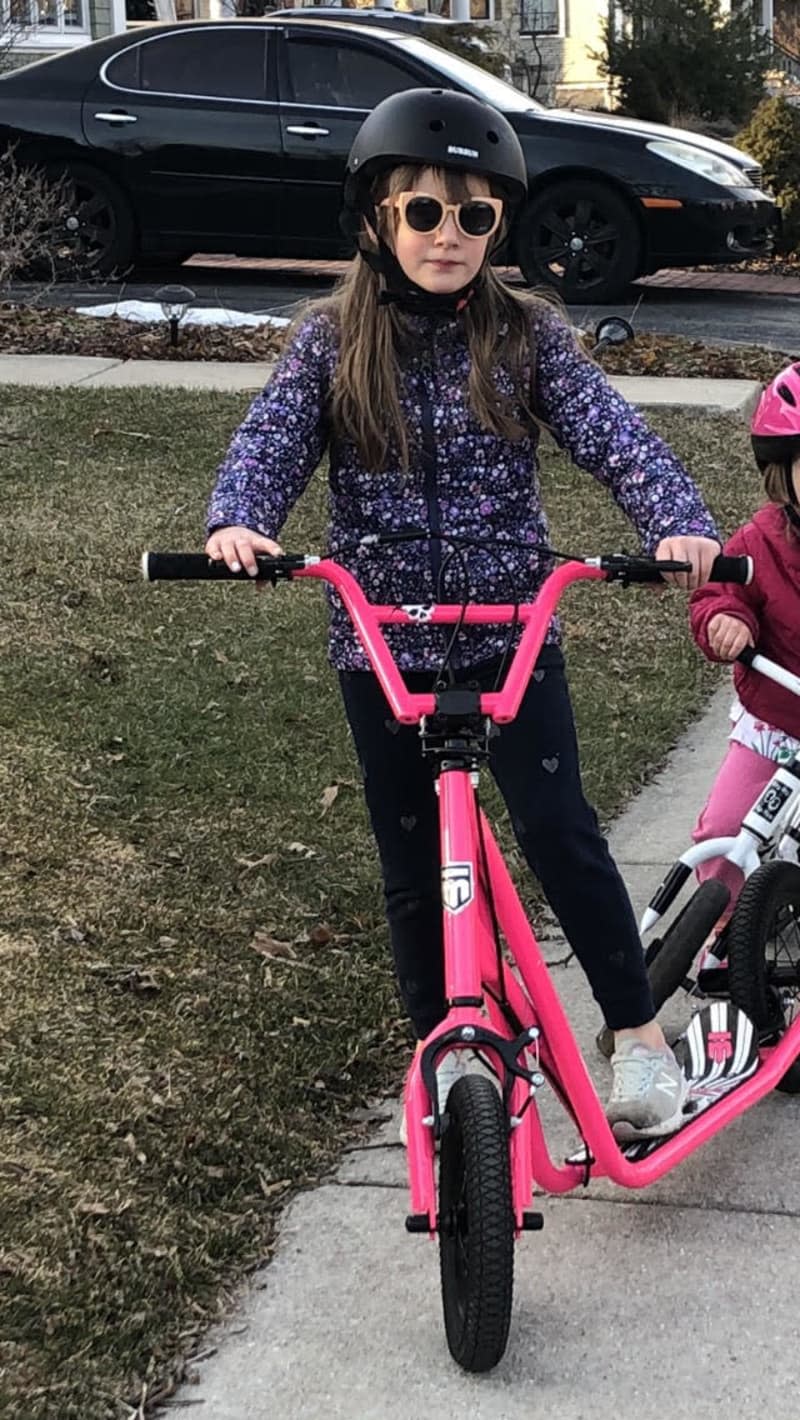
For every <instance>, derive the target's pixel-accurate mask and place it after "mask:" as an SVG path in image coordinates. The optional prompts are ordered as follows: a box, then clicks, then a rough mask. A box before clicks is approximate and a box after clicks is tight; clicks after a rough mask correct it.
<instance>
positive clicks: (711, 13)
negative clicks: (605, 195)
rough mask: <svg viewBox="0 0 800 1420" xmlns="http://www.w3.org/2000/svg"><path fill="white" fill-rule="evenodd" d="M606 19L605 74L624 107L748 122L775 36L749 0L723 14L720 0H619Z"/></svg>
mask: <svg viewBox="0 0 800 1420" xmlns="http://www.w3.org/2000/svg"><path fill="white" fill-rule="evenodd" d="M615 13H616V16H617V18H616V21H615V22H612V21H606V23H605V26H604V33H603V39H604V43H605V52H604V53H601V54H598V55H597V56H596V58H597V59H598V60H599V62H600V65H601V68H602V70H603V72H604V73H605V74H607V75H608V76H610V77H611V78H613V79H616V81H617V84H618V88H619V97H620V100H621V103H622V107H623V109H624V110H625V111H626V112H628V113H631V114H634V115H635V116H636V117H637V118H647V119H653V120H655V121H656V122H659V123H670V122H672V119H673V115H674V114H675V113H679V112H684V113H692V114H696V115H697V116H698V117H699V118H700V119H703V120H713V119H721V118H731V119H734V120H735V121H736V122H739V123H740V122H742V121H743V120H744V119H746V118H747V117H748V116H749V114H750V113H751V112H752V110H753V106H754V105H755V104H756V103H757V102H758V99H759V97H760V96H761V94H762V93H763V90H764V75H765V72H766V69H767V63H768V53H769V48H768V43H767V41H766V40H765V39H764V37H763V35H762V34H761V33H760V31H758V30H756V29H755V28H754V26H753V25H752V23H751V18H750V11H749V8H747V9H745V10H734V11H732V12H731V13H728V14H723V13H722V11H721V7H720V0H620V3H619V4H618V5H617V7H616V11H615Z"/></svg>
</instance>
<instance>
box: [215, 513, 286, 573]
mask: <svg viewBox="0 0 800 1420" xmlns="http://www.w3.org/2000/svg"><path fill="white" fill-rule="evenodd" d="M205 550H206V555H207V556H208V557H210V558H212V559H213V561H214V562H224V563H226V565H227V566H228V567H229V568H230V570H231V572H241V570H242V568H244V570H245V572H247V574H248V575H249V576H250V577H255V576H256V574H257V573H258V563H257V562H256V553H257V552H266V553H268V554H269V556H270V557H280V556H281V555H282V553H283V548H282V547H281V546H280V544H279V543H277V542H273V541H272V538H270V537H263V536H262V535H261V533H257V532H253V529H252V528H245V527H239V526H238V525H236V526H233V527H229V528H217V529H216V530H215V531H214V532H213V533H212V534H211V536H210V538H209V539H208V542H207V543H206V548H205Z"/></svg>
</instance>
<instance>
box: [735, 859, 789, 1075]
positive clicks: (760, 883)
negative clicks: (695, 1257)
mask: <svg viewBox="0 0 800 1420" xmlns="http://www.w3.org/2000/svg"><path fill="white" fill-rule="evenodd" d="M727 940H728V974H729V976H730V992H731V1000H732V1002H733V1004H734V1005H735V1006H738V1007H739V1008H740V1010H742V1011H744V1012H745V1014H746V1015H747V1016H749V1017H750V1020H751V1021H752V1022H753V1025H754V1026H755V1027H756V1029H757V1030H758V1032H759V1035H760V1037H761V1039H762V1040H770V1039H779V1038H780V1036H781V1035H782V1034H783V1032H784V1031H785V1029H786V1027H787V1025H788V1024H789V1021H788V1020H787V1005H788V1001H789V998H790V997H791V996H794V997H795V998H797V1008H800V868H799V867H797V866H796V865H795V864H794V863H784V862H780V861H779V860H777V859H776V860H775V861H773V862H771V863H764V864H762V866H761V867H760V868H757V869H756V871H755V872H754V873H753V874H752V876H751V877H749V878H748V879H747V882H746V883H745V885H744V887H743V888H742V893H741V896H740V898H739V901H738V902H737V904H736V909H735V911H734V914H733V917H732V918H731V922H730V926H729V927H728V938H727ZM778 973H779V974H778ZM777 1088H778V1089H779V1090H782V1091H783V1092H784V1094H789V1095H796V1094H800V1060H795V1061H794V1062H793V1064H791V1065H790V1066H789V1069H788V1070H787V1071H786V1074H785V1075H784V1076H783V1077H782V1078H781V1080H780V1081H779V1083H778V1085H777Z"/></svg>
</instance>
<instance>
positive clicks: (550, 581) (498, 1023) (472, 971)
mask: <svg viewBox="0 0 800 1420" xmlns="http://www.w3.org/2000/svg"><path fill="white" fill-rule="evenodd" d="M292 575H293V577H296V578H303V577H314V578H321V579H323V580H325V581H327V582H329V583H330V584H331V585H332V586H333V587H334V588H335V590H336V591H337V593H338V594H339V596H340V597H341V599H342V601H343V603H344V605H345V607H346V609H347V611H348V612H349V614H350V617H351V618H352V621H353V624H354V627H355V629H356V631H357V634H358V636H359V639H360V641H361V644H362V645H363V647H364V649H365V651H366V653H367V655H368V657H369V660H370V663H371V664H372V667H373V669H374V671H375V673H376V675H377V676H378V679H379V680H380V683H381V685H382V687H383V690H384V693H385V695H386V698H387V700H388V702H389V705H390V707H391V710H392V713H393V714H394V716H395V717H396V719H397V720H398V721H400V722H401V723H402V724H407V725H411V724H417V723H420V724H422V725H423V726H424V722H425V720H426V717H428V716H431V715H433V714H434V712H435V709H436V697H435V695H434V694H433V693H431V694H418V693H412V692H410V691H409V690H408V689H407V688H406V686H405V683H404V681H403V678H402V676H401V674H400V671H399V670H398V668H397V666H396V665H395V662H394V660H393V658H392V655H391V652H390V651H389V648H388V645H387V643H386V640H385V638H384V636H383V633H382V631H381V626H382V625H386V624H391V625H418V624H419V623H420V621H424V622H425V623H432V624H442V625H444V624H455V623H456V622H458V621H462V620H463V622H464V623H465V624H467V625H474V624H486V623H497V624H502V623H509V622H511V621H513V620H516V619H518V620H519V622H520V623H521V624H522V626H523V628H524V629H523V633H522V636H521V638H520V642H519V645H518V647H517V649H516V652H515V654H514V657H513V660H512V661H511V664H510V667H509V670H508V674H507V676H506V680H505V684H504V686H503V688H502V690H500V691H494V692H489V693H484V694H481V695H480V697H479V700H480V713H481V715H482V716H486V717H490V718H491V719H493V720H495V721H496V722H497V723H499V724H503V723H507V722H508V721H510V720H512V719H513V718H514V716H515V714H516V713H517V710H518V709H519V705H520V702H521V700H522V696H523V694H524V692H525V688H526V686H527V684H528V681H529V678H530V675H531V673H532V671H533V667H534V663H535V661H536V657H537V655H538V653H539V650H540V648H541V646H542V643H543V641H544V637H545V633H546V630H547V627H548V624H549V621H550V618H551V616H552V614H553V612H554V610H555V608H556V606H557V604H558V600H559V598H560V596H561V594H562V592H563V591H564V590H565V589H566V587H567V586H569V585H571V584H572V583H573V582H577V581H581V580H604V579H605V573H604V572H603V571H602V570H601V569H600V568H599V567H597V566H591V565H588V564H586V563H583V562H568V563H566V564H565V565H563V566H562V567H560V568H558V569H557V570H555V571H554V572H552V573H551V574H550V575H549V576H548V577H547V579H546V580H545V582H544V583H543V584H542V587H541V588H540V591H539V594H538V597H537V600H536V602H535V603H532V604H528V605H524V606H520V607H519V608H514V607H512V606H507V605H481V606H478V605H472V606H469V607H467V608H466V610H464V609H463V608H461V607H460V606H454V605H440V606H436V605H434V606H429V607H411V608H409V607H396V606H395V607H392V606H376V605H372V604H370V603H368V602H367V600H366V597H365V596H364V593H363V592H362V591H361V588H360V587H359V585H358V582H357V581H356V580H355V578H354V577H353V576H352V575H351V574H350V573H349V572H348V571H347V570H346V569H344V568H342V567H340V566H339V565H338V564H337V563H335V562H333V561H330V560H327V559H323V560H321V561H318V562H312V561H309V563H308V564H307V565H306V566H304V567H302V568H300V569H298V570H297V571H294V572H293V573H292ZM475 778H476V776H475V775H474V773H473V772H472V771H471V770H470V769H469V768H466V767H455V768H448V767H447V766H444V767H443V768H442V770H441V772H440V775H439V780H438V784H439V820H440V844H441V865H442V889H443V926H444V952H445V989H446V996H447V1000H448V1002H449V1010H448V1014H447V1016H446V1018H445V1020H444V1021H443V1022H441V1024H440V1025H438V1026H437V1027H436V1028H435V1029H434V1030H433V1031H432V1032H431V1034H430V1035H429V1036H428V1037H427V1039H426V1040H425V1041H424V1042H423V1043H422V1050H421V1052H420V1053H418V1054H417V1055H415V1057H414V1060H413V1062H412V1064H411V1067H410V1069H409V1072H408V1076H407V1080H406V1089H405V1109H406V1118H407V1123H408V1171H409V1184H410V1192H411V1208H412V1213H413V1215H415V1217H416V1219H417V1220H419V1221H420V1222H421V1223H423V1225H424V1223H425V1220H427V1229H426V1228H425V1227H424V1226H423V1227H418V1228H415V1229H414V1231H423V1230H427V1231H430V1232H431V1233H434V1232H435V1231H436V1227H437V1203H436V1187H435V1179H434V1148H435V1131H436V1128H437V1126H438V1102H437V1100H436V1099H435V1076H434V1065H435V1061H436V1058H437V1056H438V1055H439V1054H441V1053H444V1052H445V1051H447V1050H450V1049H453V1048H472V1047H473V1045H475V1044H479V1045H480V1048H481V1050H482V1052H484V1053H485V1054H486V1056H487V1057H488V1058H489V1059H490V1061H491V1063H492V1064H493V1066H494V1067H495V1068H496V1070H497V1072H498V1075H499V1077H500V1079H501V1081H502V1082H503V1085H504V1098H505V1099H506V1103H507V1107H508V1112H509V1129H510V1151H511V1177H512V1190H513V1207H514V1215H515V1222H516V1227H517V1230H518V1231H519V1230H521V1229H522V1228H523V1227H524V1226H525V1222H526V1209H527V1208H528V1207H529V1205H530V1201H531V1195H532V1189H533V1185H539V1186H540V1187H541V1188H543V1189H544V1190H545V1191H547V1192H549V1193H564V1192H567V1191H569V1190H571V1189H573V1188H577V1187H579V1186H582V1185H584V1184H585V1183H586V1182H587V1181H588V1178H589V1176H590V1175H592V1176H594V1177H603V1176H605V1177H608V1178H610V1179H612V1180H613V1181H614V1182H616V1183H618V1184H621V1185H623V1186H624V1187H627V1188H639V1187H643V1186H645V1185H647V1184H650V1183H653V1182H654V1181H655V1180H656V1179H658V1178H660V1177H661V1176H662V1175H663V1174H665V1173H667V1172H668V1171H669V1170H670V1169H672V1168H674V1167H675V1166H676V1164H678V1163H680V1162H681V1161H682V1160H683V1159H685V1158H686V1157H687V1156H688V1155H689V1154H690V1153H692V1152H693V1150H694V1149H696V1148H698V1147H699V1146H700V1145H701V1144H704V1143H705V1142H706V1141H707V1140H708V1139H710V1138H711V1137H712V1136H713V1135H714V1134H716V1133H718V1132H719V1130H720V1129H723V1128H724V1127H725V1125H727V1124H728V1123H729V1122H730V1121H731V1120H732V1119H735V1118H736V1117H737V1116H738V1115H739V1114H742V1113H743V1112H744V1110H746V1109H748V1108H750V1106H751V1105H753V1104H755V1103H756V1102H757V1101H758V1100H760V1099H761V1098H762V1097H763V1096H764V1095H766V1094H767V1093H768V1092H769V1091H770V1090H771V1089H772V1088H773V1087H774V1086H775V1085H776V1084H777V1082H778V1080H779V1079H780V1078H781V1076H782V1075H783V1074H784V1072H785V1071H786V1069H787V1068H788V1066H789V1065H790V1064H791V1063H792V1061H793V1060H794V1059H795V1058H796V1056H797V1055H798V1053H800V1018H798V1019H797V1020H796V1021H795V1022H793V1024H792V1025H791V1026H790V1027H789V1029H788V1030H787V1031H786V1033H785V1035H784V1036H783V1038H782V1039H781V1041H780V1042H779V1044H777V1045H776V1046H773V1047H762V1048H761V1050H760V1052H759V1054H760V1061H759V1066H758V1069H757V1071H756V1072H755V1074H753V1075H752V1076H751V1077H750V1078H748V1079H746V1080H745V1081H744V1082H743V1083H741V1084H739V1085H738V1086H737V1087H736V1088H735V1089H733V1090H732V1091H731V1092H730V1093H728V1094H726V1095H723V1096H722V1097H720V1098H719V1099H717V1100H716V1101H715V1102H714V1103H713V1104H712V1105H711V1106H710V1107H709V1108H707V1109H706V1110H705V1111H704V1112H702V1113H700V1114H698V1115H697V1117H695V1118H692V1119H690V1120H689V1122H688V1123H686V1124H685V1125H684V1126H683V1128H682V1129H681V1130H680V1132H678V1133H676V1134H674V1135H671V1136H670V1137H668V1138H667V1139H666V1140H664V1141H663V1142H661V1141H659V1145H658V1148H657V1149H656V1150H655V1151H654V1152H653V1153H651V1154H648V1155H647V1156H646V1157H644V1158H641V1159H638V1160H636V1161H631V1160H630V1159H628V1158H627V1157H626V1156H625V1154H624V1152H623V1149H622V1148H621V1146H620V1144H619V1143H618V1142H617V1140H616V1139H615V1138H614V1135H613V1133H612V1131H611V1128H610V1126H609V1124H608V1122H607V1120H606V1117H605V1113H604V1111H603V1107H602V1105H601V1103H600V1100H599V1097H598V1095H597V1091H596V1090H595V1087H594V1085H593V1083H592V1080H591V1078H590V1076H589V1072H588V1070H587V1068H586V1065H585V1062H584V1060H583V1056H582V1054H581V1051H580V1049H579V1047H578V1044H577V1042H576V1040H575V1037H574V1035H573V1033H572V1030H571V1028H570V1025H569V1021H568V1019H567V1016H566V1013H565V1011H564V1008H563V1006H562V1004H561V1001H560V999H559V996H558V993H557V991H556V989H555V986H554V985H553V982H552V980H551V978H550V974H549V971H548V968H547V966H546V964H545V961H544V959H543V957H542V955H541V952H540V950H539V947H538V944H537V942H536V938H535V936H534V933H533V931H532V929H531V926H530V924H529V922H528V920H527V917H526V914H525V911H524V909H523V907H522V904H521V902H520V899H519V896H518V895H517V892H516V890H515V888H514V886H513V883H512V881H511V877H510V874H509V871H508V868H507V867H506V865H505V863H504V861H503V858H502V855H501V853H500V850H499V848H498V846H497V843H496V841H495V838H494V836H493V834H492V831H491V828H490V826H489V824H488V822H487V820H486V818H485V817H484V816H483V814H481V815H480V817H479V813H478V809H477V804H476V798H475V783H474V780H475ZM484 857H485V871H484V867H483V860H484ZM492 908H493V909H494V914H496V919H497V923H498V925H499V928H500V930H501V932H502V934H503V936H504V937H505V939H506V942H507V944H508V947H509V949H510V951H511V954H512V956H513V959H514V962H515V964H516V967H517V970H518V972H519V976H520V979H519V980H518V979H517V977H516V976H515V975H514V973H513V972H512V971H511V969H510V968H509V966H508V965H507V964H506V963H505V962H503V963H502V964H501V968H500V975H501V976H502V981H501V980H499V979H498V961H497V953H496V947H495V936H494V919H493V912H492ZM501 987H502V990H503V991H504V993H505V995H506V998H507V1001H508V1003H509V1006H510V1008H511V1011H513V1014H514V1018H515V1022H516V1023H518V1024H519V1025H520V1026H521V1028H522V1030H521V1032H520V1033H516V1036H515V1033H514V1031H512V1028H511V1025H510V1024H509V1021H508V1020H507V1019H506V1016H505V1015H504V1013H503V1010H502V1009H501V1007H500V1005H499V1004H498V1002H497V1001H496V1000H495V999H494V998H495V996H496V995H498V994H499V992H500V989H501ZM487 1012H488V1024H487V1014H486V1013H487ZM526 1051H527V1052H531V1053H533V1055H534V1059H535V1060H537V1061H538V1067H537V1069H536V1070H535V1071H533V1072H529V1073H528V1074H524V1073H520V1074H517V1073H516V1072H515V1070H514V1069H513V1067H512V1062H513V1060H514V1058H515V1055H516V1057H517V1058H518V1057H519V1056H520V1055H522V1054H523V1053H524V1052H526ZM542 1077H547V1078H548V1079H549V1081H550V1082H551V1084H552V1086H553V1087H554V1089H555V1091H556V1093H557V1095H558V1096H559V1097H560V1099H561V1101H562V1103H563V1104H564V1106H565V1108H566V1109H567V1110H568V1111H569V1113H570V1114H571V1115H572V1116H573V1118H574V1120H575V1122H576V1124H577V1126H578V1129H579V1130H580V1133H581V1135H582V1137H583V1139H584V1140H585V1142H586V1145H587V1148H588V1151H589V1153H588V1158H587V1161H586V1162H585V1163H577V1162H570V1161H566V1162H564V1163H561V1164H557V1163H555V1162H554V1160H553V1159H552V1157H551V1156H550V1153H549V1151H548V1149H547V1145H546V1141H545V1138H544V1132H543V1128H542V1125H541V1121H540V1119H539V1115H538V1112H537V1109H536V1100H535V1092H536V1090H537V1089H538V1088H539V1085H538V1084H537V1080H539V1079H541V1082H542V1083H544V1080H543V1079H542ZM431 1086H433V1088H431Z"/></svg>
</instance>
